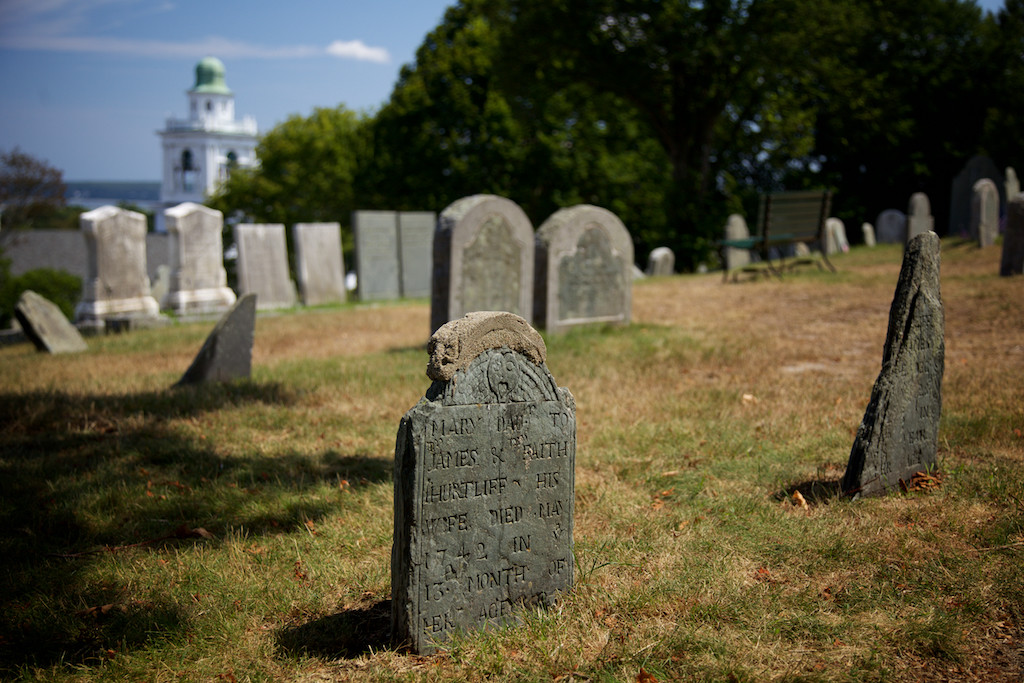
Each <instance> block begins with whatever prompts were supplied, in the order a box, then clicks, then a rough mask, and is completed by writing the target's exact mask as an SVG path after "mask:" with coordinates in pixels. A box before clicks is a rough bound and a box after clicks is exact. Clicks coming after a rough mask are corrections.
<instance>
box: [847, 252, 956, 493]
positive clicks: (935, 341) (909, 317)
mask: <svg viewBox="0 0 1024 683" xmlns="http://www.w3.org/2000/svg"><path fill="white" fill-rule="evenodd" d="M944 332H945V319H944V315H943V309H942V296H941V293H940V291H939V238H938V236H937V235H936V234H935V233H934V232H926V233H924V234H922V235H918V236H917V237H915V238H914V239H912V240H911V241H910V242H909V243H908V244H907V249H906V251H905V252H904V255H903V267H902V268H901V270H900V279H899V282H898V284H897V285H896V295H895V297H894V298H893V302H892V307H891V308H890V310H889V330H888V333H887V334H886V338H885V349H884V351H883V354H882V371H881V372H880V373H879V375H878V379H876V380H875V385H874V387H873V388H872V390H871V400H870V402H869V403H868V407H867V410H866V411H865V412H864V419H863V420H862V421H861V423H860V427H859V428H858V429H857V436H856V438H855V439H854V442H853V448H852V450H851V451H850V460H849V462H848V463H847V466H846V474H845V475H844V476H843V481H842V490H843V493H845V494H846V495H850V496H869V495H878V494H884V493H886V492H887V491H889V490H890V489H892V488H895V487H898V486H901V485H905V484H906V483H907V482H909V481H910V480H911V478H912V477H913V476H914V475H915V473H917V472H925V473H927V472H928V471H929V470H930V469H932V468H933V467H934V466H935V462H936V451H937V448H938V433H939V417H940V415H941V413H942V374H943V370H944V355H945V341H944V336H943V335H944Z"/></svg>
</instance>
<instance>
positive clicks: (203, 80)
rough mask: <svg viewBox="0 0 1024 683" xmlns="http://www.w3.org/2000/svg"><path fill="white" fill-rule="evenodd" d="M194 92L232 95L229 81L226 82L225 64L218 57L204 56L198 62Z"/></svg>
mask: <svg viewBox="0 0 1024 683" xmlns="http://www.w3.org/2000/svg"><path fill="white" fill-rule="evenodd" d="M191 92H194V93H210V94H213V95H230V94H231V90H229V89H228V86H227V83H225V82H224V64H223V62H221V61H220V60H219V59H217V58H216V57H204V58H203V59H201V60H200V61H199V63H198V64H196V84H195V86H194V87H193V88H192V91H191Z"/></svg>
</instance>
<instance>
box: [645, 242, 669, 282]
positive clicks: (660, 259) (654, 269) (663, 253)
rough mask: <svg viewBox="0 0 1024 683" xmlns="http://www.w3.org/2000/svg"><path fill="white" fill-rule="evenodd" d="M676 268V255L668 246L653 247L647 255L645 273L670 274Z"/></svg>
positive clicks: (651, 274) (652, 274)
mask: <svg viewBox="0 0 1024 683" xmlns="http://www.w3.org/2000/svg"><path fill="white" fill-rule="evenodd" d="M675 270H676V255H675V253H674V252H673V251H672V250H671V249H669V248H668V247H655V248H654V249H652V250H651V253H650V254H648V256H647V270H646V271H645V274H647V275H650V276H655V275H671V274H672V273H674V272H675Z"/></svg>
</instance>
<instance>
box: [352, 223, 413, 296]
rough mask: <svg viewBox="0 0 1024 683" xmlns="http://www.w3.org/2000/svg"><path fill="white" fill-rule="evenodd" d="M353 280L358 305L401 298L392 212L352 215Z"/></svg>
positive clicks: (396, 241) (395, 231)
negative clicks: (360, 302) (353, 241)
mask: <svg viewBox="0 0 1024 683" xmlns="http://www.w3.org/2000/svg"><path fill="white" fill-rule="evenodd" d="M352 232H353V234H354V235H355V242H356V276H357V278H358V279H357V282H358V285H357V287H358V290H359V300H360V301H374V300H378V299H397V298H398V297H399V296H400V295H401V284H400V277H399V264H398V220H397V217H396V214H395V212H394V211H354V212H353V213H352Z"/></svg>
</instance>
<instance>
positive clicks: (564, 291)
mask: <svg viewBox="0 0 1024 683" xmlns="http://www.w3.org/2000/svg"><path fill="white" fill-rule="evenodd" d="M534 249H535V254H536V259H537V260H536V265H535V266H534V276H535V278H536V279H535V280H534V285H533V297H534V299H533V301H534V304H533V319H534V321H536V322H537V323H539V324H543V325H544V328H545V329H546V330H548V331H549V332H562V331H564V330H567V329H569V328H570V327H574V326H577V325H586V324H588V323H598V322H603V323H616V324H618V323H628V322H629V320H630V315H631V312H632V302H633V277H632V273H633V239H632V238H631V237H630V236H629V231H627V230H626V226H625V225H623V224H622V221H621V220H619V217H618V216H616V215H615V214H614V213H612V212H611V211H609V210H608V209H602V208H601V207H599V206H591V205H590V204H580V205H578V206H572V207H569V208H567V209H559V210H558V211H556V212H554V213H553V214H551V217H550V218H548V219H547V220H546V221H544V223H543V224H542V225H541V226H540V227H539V228H538V229H537V236H536V245H535V247H534Z"/></svg>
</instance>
